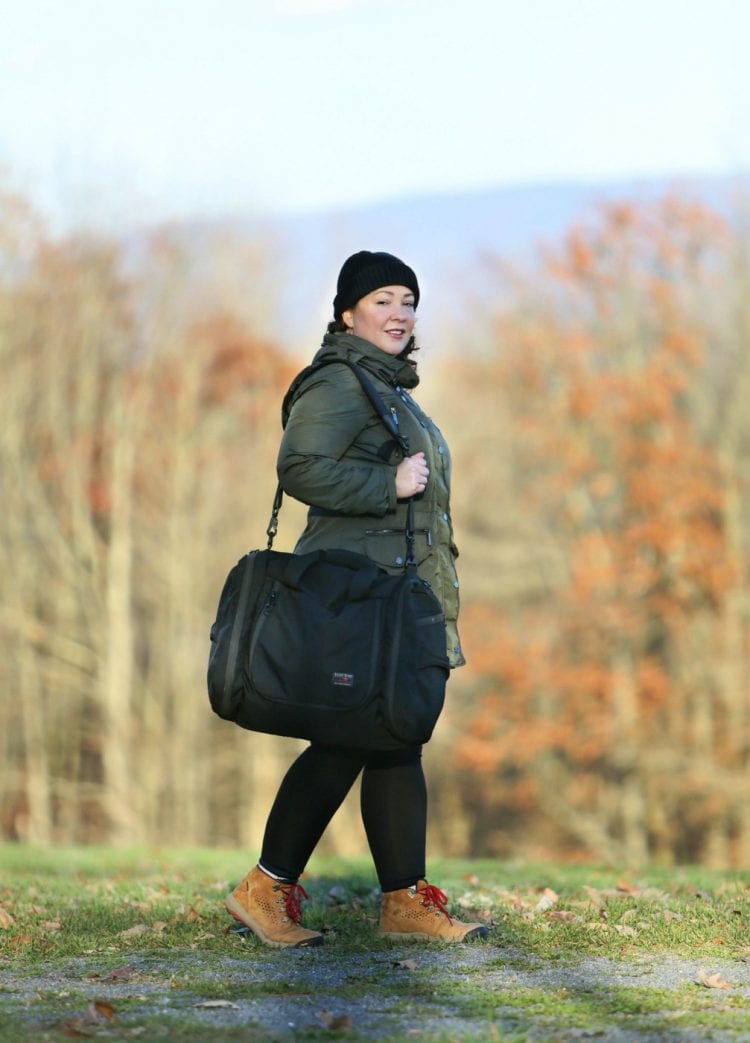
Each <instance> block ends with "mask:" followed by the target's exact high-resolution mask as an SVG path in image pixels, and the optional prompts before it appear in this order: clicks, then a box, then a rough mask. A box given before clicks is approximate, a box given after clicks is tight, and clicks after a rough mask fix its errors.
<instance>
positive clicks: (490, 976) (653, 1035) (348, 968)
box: [0, 944, 750, 1043]
mask: <svg viewBox="0 0 750 1043" xmlns="http://www.w3.org/2000/svg"><path fill="white" fill-rule="evenodd" d="M252 955H253V954H252V952H251V951H248V953H247V955H246V956H243V955H240V956H238V957H237V958H234V957H232V958H227V957H224V958H221V959H217V958H215V957H211V961H212V962H211V963H210V964H209V962H208V960H207V958H206V956H205V955H200V954H198V953H196V954H185V953H176V954H169V956H167V955H166V954H164V953H158V954H155V955H152V956H151V955H150V956H133V957H131V958H130V959H129V960H128V963H127V965H126V966H124V967H123V968H122V969H121V970H120V971H119V972H114V973H113V972H110V974H108V975H105V976H97V974H96V970H95V965H94V964H93V963H92V960H91V959H87V960H71V961H69V963H67V964H66V965H65V966H64V968H63V969H58V970H55V971H54V972H51V973H49V974H46V975H40V976H34V977H27V976H19V975H17V974H14V972H13V970H12V967H10V966H8V965H7V964H6V965H0V986H1V990H0V1010H1V1009H2V1007H3V1006H5V1007H6V1009H13V1010H14V1011H15V1012H18V1011H24V1014H23V1016H24V1018H25V1019H26V1018H28V1021H29V1026H30V1028H32V1027H34V1028H37V1029H38V1028H43V1027H44V1025H40V1024H39V1022H38V1021H37V1022H36V1024H34V1018H35V1016H36V1018H37V1019H38V1018H39V1014H38V1013H37V1014H36V1015H35V1006H36V1003H35V997H37V996H39V995H40V994H42V995H44V996H45V1003H46V1004H47V1006H46V1014H47V1024H49V1016H48V1015H49V1009H50V1008H49V1000H50V997H51V996H52V997H54V996H55V995H57V996H60V998H61V1003H64V1001H65V997H66V995H68V996H70V995H74V996H76V997H80V996H81V995H83V996H85V997H86V1000H87V1001H89V1000H94V999H96V1000H108V1001H109V1002H110V1003H111V1004H112V1005H113V1006H114V1007H115V1009H116V1008H117V1003H118V1000H120V1001H121V1000H123V999H124V998H129V999H131V1000H132V999H133V998H134V997H135V998H136V999H137V1000H138V1001H140V1002H142V1005H143V1009H144V1010H148V1011H149V1012H150V1013H152V1014H154V1013H157V1012H158V1013H160V1014H163V1015H168V1014H169V1013H171V1012H173V1013H174V1014H178V1013H181V1014H182V1015H183V1016H184V1015H185V1014H186V1013H189V1014H190V1016H191V1018H192V1019H193V1021H194V1022H195V1023H196V1024H204V1023H205V1024H206V1025H212V1026H219V1025H224V1026H227V1027H229V1026H242V1025H245V1026H247V1027H248V1029H249V1028H250V1027H251V1026H252V1027H253V1028H254V1029H255V1030H256V1034H255V1035H254V1036H250V1037H249V1038H255V1039H260V1038H263V1039H268V1040H291V1039H294V1038H295V1036H296V1035H297V1034H298V1033H301V1032H305V1031H308V1030H310V1029H311V1028H314V1029H316V1030H318V1031H320V1030H321V1029H326V1028H328V1029H329V1032H328V1033H326V1035H330V1037H331V1038H338V1039H347V1038H355V1037H356V1038H370V1039H380V1040H388V1039H391V1038H395V1037H398V1038H410V1039H415V1040H420V1039H422V1040H426V1039H435V1038H440V1037H442V1038H449V1039H457V1040H458V1039H462V1038H463V1039H466V1040H471V1039H472V1038H476V1037H477V1036H479V1035H480V1034H483V1036H482V1038H484V1039H487V1038H489V1032H490V1031H491V1027H492V1026H494V1027H495V1029H496V1031H497V1037H496V1038H497V1039H498V1040H502V1039H503V1038H504V1037H505V1034H506V1033H507V1035H508V1037H510V1038H512V1039H514V1040H518V1039H527V1040H530V1041H533V1040H560V1041H563V1040H575V1039H585V1038H596V1039H599V1040H604V1041H607V1043H636V1041H638V1043H656V1041H657V1040H658V1041H659V1043H683V1041H684V1043H692V1041H695V1043H703V1041H708V1040H712V1041H720V1043H724V1041H727V1043H729V1041H730V1040H731V1041H734V1043H737V1041H749V1043H750V1015H748V1014H747V1013H744V1012H742V1011H737V1012H736V1013H737V1018H738V1020H737V1022H736V1030H735V1031H729V1030H716V1029H698V1028H688V1027H686V1026H685V1025H681V1024H680V1015H679V1014H676V1013H675V1012H669V1013H667V1012H659V1013H658V1014H656V1015H655V1018H656V1021H655V1022H654V1024H655V1025H656V1024H658V1025H659V1026H661V1027H660V1028H659V1029H658V1030H657V1029H656V1028H654V1029H651V1028H648V1027H644V1018H643V1016H642V1015H641V1017H640V1019H639V1021H640V1028H637V1029H632V1030H631V1029H623V1028H621V1027H605V1026H604V1025H601V1026H599V1027H598V1028H597V1029H596V1030H591V1029H585V1028H576V1027H568V1028H560V1029H556V1028H553V1027H551V1025H552V1023H551V1022H549V1021H546V1022H542V1021H541V1020H534V1019H533V1018H531V1017H530V1016H528V1015H527V1014H526V1013H525V1012H524V1011H522V1010H516V1011H514V1010H513V1009H511V1008H510V1007H509V1006H507V1005H504V1003H503V995H504V994H506V995H507V992H508V990H511V991H512V990H519V989H523V988H533V989H541V990H547V989H549V990H552V989H560V988H565V989H566V990H567V993H568V995H569V996H570V997H574V998H579V999H580V998H581V997H584V998H585V997H589V998H590V999H591V1001H592V1006H593V1007H596V1006H597V1002H601V1000H602V999H604V998H606V995H607V993H608V992H610V991H612V990H619V989H627V988H631V987H632V988H641V989H642V988H648V989H667V990H670V991H673V990H680V989H684V988H685V987H688V986H694V987H695V988H696V989H701V986H700V985H697V984H696V982H697V981H698V979H699V978H700V976H701V975H703V977H704V980H706V979H711V976H712V975H714V974H719V975H720V980H723V981H725V982H726V983H728V984H729V985H731V990H722V989H713V988H708V987H705V986H704V988H703V991H704V992H705V996H706V1000H707V1003H708V1004H709V1006H710V1007H711V1008H712V1009H722V1004H724V1005H726V1004H727V999H726V998H727V997H730V996H731V997H737V996H742V997H745V998H750V963H747V962H743V961H741V960H726V961H724V962H723V963H712V964H711V965H710V966H708V967H707V966H705V964H704V962H702V961H700V960H691V959H684V958H678V957H676V956H663V955H659V956H658V957H654V958H653V959H640V960H638V961H635V962H632V963H624V962H615V961H612V960H608V959H605V958H603V957H586V958H584V959H582V960H580V961H579V962H576V963H569V964H566V965H559V964H555V965H551V964H548V963H544V962H543V961H542V960H539V959H537V958H535V957H528V956H526V955H524V954H523V953H520V952H513V951H510V950H507V949H503V948H500V947H498V946H494V945H487V944H485V945H482V944H478V945H475V946H466V947H461V948H460V949H458V948H447V947H440V948H437V947H435V948H429V949H425V948H424V947H413V946H404V947H399V948H394V949H393V950H392V951H390V952H388V953H387V954H385V953H383V952H382V951H379V952H377V953H375V954H366V953H362V954H355V955H352V954H347V955H346V956H345V957H343V958H342V955H341V954H340V953H337V952H336V950H335V947H333V946H329V947H322V948H319V949H310V950H306V951H294V952H293V951H278V952H277V951H274V952H265V951H264V952H263V958H262V960H257V961H253V959H252ZM409 975H416V976H417V977H418V979H419V982H420V983H421V989H420V993H419V996H418V998H417V1000H416V1001H415V1003H414V1004H413V1005H410V1004H409V1002H408V976H409ZM713 980H714V981H716V980H717V979H713ZM426 981H429V983H430V988H431V993H430V994H429V995H428V996H427V997H426V996H425V992H424V983H425V982H426ZM255 982H257V983H259V984H262V985H263V986H264V988H269V989H270V990H271V991H272V992H273V988H274V986H278V988H279V992H277V993H273V994H270V995H268V996H263V995H261V996H258V997H253V998H244V997H243V996H242V989H243V986H244V987H246V986H248V985H250V984H252V983H255ZM405 982H406V989H405ZM201 983H206V985H205V986H204V987H205V988H206V992H207V993H210V991H211V990H210V989H209V988H208V985H209V983H216V984H219V983H220V984H222V985H224V986H226V987H227V989H226V993H225V995H226V996H228V997H230V998H228V999H223V1000H219V1001H216V1000H210V999H207V998H206V997H205V996H204V997H202V996H201ZM373 983H377V986H378V987H377V989H376V990H373V989H372V988H371V986H372V984H373ZM462 983H468V984H471V985H472V986H473V987H474V988H476V987H477V986H478V985H480V984H481V990H482V995H483V996H484V997H485V998H486V999H487V1002H489V1003H490V1004H491V1003H492V997H493V996H494V995H495V994H496V995H497V1009H496V1012H495V1015H494V1017H490V1018H482V1019H479V1018H477V1019H476V1020H474V1019H472V1018H466V1017H462V1016H461V1003H460V1002H458V1001H456V999H455V990H456V988H458V987H460V986H461V984H462ZM175 986H177V987H175ZM233 989H236V990H237V997H236V998H234V999H232V998H231V997H232V990H233ZM451 990H453V995H452V991H451ZM352 993H353V994H354V995H352ZM405 993H406V995H405ZM201 1003H206V1004H208V1003H211V1004H212V1005H210V1006H209V1005H205V1006H201V1005H200V1004H201ZM128 1009H129V1014H128V1017H129V1018H132V1016H133V1009H132V1007H129V1008H128ZM670 1020H672V1021H674V1023H675V1027H674V1030H672V1029H665V1028H664V1024H665V1022H666V1023H669V1021H670ZM94 1031H95V1034H98V1032H97V1031H96V1030H94ZM524 1033H525V1035H524ZM143 1038H145V1037H143Z"/></svg>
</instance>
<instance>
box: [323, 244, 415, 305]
mask: <svg viewBox="0 0 750 1043" xmlns="http://www.w3.org/2000/svg"><path fill="white" fill-rule="evenodd" d="M381 286H407V287H408V288H409V289H410V290H411V291H412V293H413V294H414V307H415V309H416V307H417V305H418V304H419V283H418V282H417V277H416V275H415V274H414V272H413V271H412V269H411V268H410V267H409V265H408V264H404V262H403V261H399V259H398V257H394V256H393V254H387V253H382V252H381V251H378V252H377V253H370V251H369V250H360V251H359V253H356V254H352V256H351V257H348V258H347V259H346V260H345V261H344V263H343V265H342V266H341V271H340V272H339V278H338V282H337V283H336V296H335V298H334V300H333V317H334V318H335V319H337V320H338V319H340V318H341V314H342V312H345V311H346V310H347V308H353V307H354V305H355V304H356V303H357V301H358V300H361V298H362V297H366V296H367V294H368V293H372V292H373V290H379V289H380V287H381Z"/></svg>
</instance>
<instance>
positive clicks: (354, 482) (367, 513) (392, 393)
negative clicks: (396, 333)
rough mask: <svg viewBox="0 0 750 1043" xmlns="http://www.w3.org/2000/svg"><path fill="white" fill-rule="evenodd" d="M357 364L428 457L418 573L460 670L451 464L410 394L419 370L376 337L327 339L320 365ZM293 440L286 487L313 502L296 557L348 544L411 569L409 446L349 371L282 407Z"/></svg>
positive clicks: (297, 387)
mask: <svg viewBox="0 0 750 1043" xmlns="http://www.w3.org/2000/svg"><path fill="white" fill-rule="evenodd" d="M340 358H348V359H350V360H351V361H352V362H356V363H357V364H358V365H360V366H361V367H362V369H364V370H366V372H367V374H368V376H370V377H371V378H373V384H374V386H375V388H376V390H377V391H378V392H379V394H380V395H381V396H382V398H383V401H384V402H385V404H386V406H387V408H388V409H395V411H396V414H397V416H398V422H399V426H400V430H401V432H402V434H404V435H405V436H406V438H407V439H408V442H409V452H410V453H411V454H412V455H413V454H414V453H418V452H423V453H424V454H425V457H426V459H427V466H428V467H429V469H430V476H429V479H428V482H427V488H426V489H425V491H424V493H423V494H422V495H421V496H420V497H418V498H417V499H416V501H415V508H416V510H415V528H416V548H415V551H416V553H415V556H416V560H417V570H418V572H419V575H420V576H422V578H423V579H426V580H427V582H428V583H429V584H430V586H431V587H432V589H433V590H434V591H435V593H436V594H437V596H438V598H439V599H440V601H441V602H442V604H443V608H444V610H445V616H446V641H447V650H448V658H449V660H450V663H451V666H460V665H461V664H462V663H464V662H465V660H464V657H463V653H462V651H461V644H460V641H459V638H458V631H457V629H456V619H457V617H458V578H457V576H456V568H455V565H454V559H455V558H456V557H457V556H458V550H457V549H456V545H455V543H454V542H453V530H452V527H451V517H450V502H449V500H450V477H451V460H450V453H449V452H448V447H447V445H446V444H445V440H444V439H443V436H442V435H441V434H440V431H439V430H438V429H437V427H436V426H435V424H434V423H433V422H432V421H431V420H430V418H429V417H427V416H426V415H425V414H424V413H423V412H422V410H421V409H420V408H419V406H418V405H417V403H416V402H415V401H414V399H413V398H412V397H411V395H410V394H409V389H410V388H413V387H416V385H417V383H418V381H419V378H418V376H417V374H416V371H415V370H414V368H413V366H411V365H409V363H407V362H404V361H403V360H402V359H398V358H393V357H392V356H390V355H387V354H386V353H385V352H383V351H381V350H380V349H379V348H377V347H375V345H373V344H370V342H369V341H366V340H362V338H360V337H355V336H353V335H351V334H347V333H334V334H326V336H325V337H324V339H323V345H322V347H321V348H320V350H319V351H318V352H317V354H316V355H315V357H314V359H313V364H315V363H317V362H321V361H324V360H326V361H327V360H329V359H334V360H335V359H340ZM282 421H283V423H284V436H283V438H282V441H281V448H280V450H279V458H278V463H277V470H278V475H279V482H280V483H281V486H282V488H283V489H284V491H285V492H286V493H288V494H289V495H290V496H293V497H294V498H295V499H297V500H301V501H302V502H303V503H306V504H308V505H310V511H309V513H308V519H307V525H306V526H305V529H304V531H303V533H302V535H301V536H300V538H299V540H298V542H297V545H296V547H295V552H296V553H298V554H305V553H307V552H308V551H313V550H320V549H322V548H335V547H339V548H343V549H345V550H352V551H357V552H358V553H359V554H366V555H367V557H368V558H370V559H372V561H374V562H376V564H378V565H380V566H381V567H382V568H384V569H386V570H387V571H388V572H391V573H397V572H400V571H401V570H402V568H403V564H404V558H405V552H406V543H405V538H404V526H405V524H406V503H404V502H400V501H398V500H397V499H396V467H397V466H398V464H399V462H400V461H401V459H402V455H403V454H402V453H401V450H400V449H399V448H398V446H397V445H396V443H395V442H394V441H393V439H392V438H391V436H390V435H389V433H388V432H387V431H386V429H385V427H384V426H383V424H382V422H381V421H380V419H379V418H378V417H377V415H376V413H375V411H374V409H373V407H372V405H371V404H370V402H369V401H368V399H367V397H366V396H365V393H364V391H363V390H362V388H361V386H360V384H359V381H358V380H357V378H356V376H355V375H354V374H353V373H352V372H351V370H350V369H349V368H348V367H347V366H331V365H327V366H323V367H321V369H320V370H318V371H316V372H313V373H308V374H307V375H306V376H305V375H301V376H300V377H298V378H297V380H296V381H295V382H294V383H293V384H292V386H291V388H290V389H289V392H288V394H287V396H286V398H285V399H284V405H283V407H282Z"/></svg>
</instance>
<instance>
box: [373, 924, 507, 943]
mask: <svg viewBox="0 0 750 1043" xmlns="http://www.w3.org/2000/svg"><path fill="white" fill-rule="evenodd" d="M488 934H489V931H488V930H487V928H486V927H475V928H474V929H473V930H471V931H467V932H466V934H462V935H461V937H460V938H441V937H440V935H439V934H424V933H423V932H422V931H378V935H379V936H380V937H381V938H389V939H390V940H391V941H394V942H447V943H448V944H449V945H456V944H459V943H461V942H471V941H478V940H479V939H480V938H486V937H487V935H488Z"/></svg>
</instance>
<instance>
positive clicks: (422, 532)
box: [365, 529, 432, 547]
mask: <svg viewBox="0 0 750 1043" xmlns="http://www.w3.org/2000/svg"><path fill="white" fill-rule="evenodd" d="M405 532H406V529H365V536H403V535H404V533H405ZM414 535H415V536H425V537H426V539H427V546H428V547H431V546H432V529H415V530H414Z"/></svg>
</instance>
